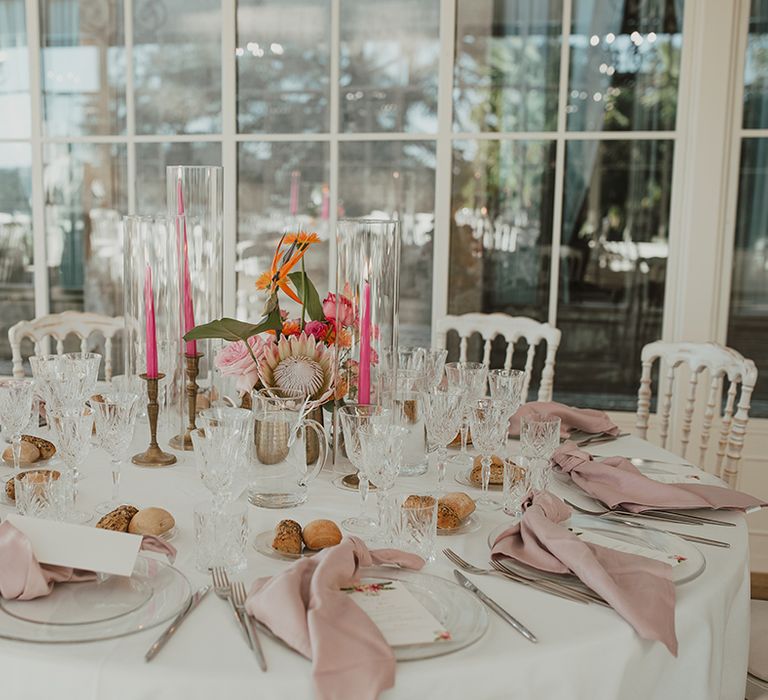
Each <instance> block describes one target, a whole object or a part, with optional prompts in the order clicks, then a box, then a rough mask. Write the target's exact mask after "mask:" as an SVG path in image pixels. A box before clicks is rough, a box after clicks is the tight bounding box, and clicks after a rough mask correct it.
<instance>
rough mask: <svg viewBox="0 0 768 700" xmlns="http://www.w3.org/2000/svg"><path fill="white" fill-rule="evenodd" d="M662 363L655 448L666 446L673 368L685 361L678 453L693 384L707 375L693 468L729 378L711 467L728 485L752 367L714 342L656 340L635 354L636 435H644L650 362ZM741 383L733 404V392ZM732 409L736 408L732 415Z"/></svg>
mask: <svg viewBox="0 0 768 700" xmlns="http://www.w3.org/2000/svg"><path fill="white" fill-rule="evenodd" d="M659 359H660V360H661V361H662V369H663V371H664V376H663V377H662V376H661V375H660V376H659V384H660V386H659V390H658V409H657V413H658V414H659V415H660V416H661V422H660V426H659V434H660V438H661V446H662V447H666V446H667V439H668V437H669V424H670V413H671V409H672V397H673V394H674V384H675V369H676V368H677V367H679V366H680V365H687V366H688V368H689V369H690V379H689V380H688V389H687V393H686V396H685V413H684V415H683V422H682V425H681V438H680V442H681V455H682V456H683V457H685V456H686V452H687V450H688V444H689V442H690V439H691V425H692V422H693V415H694V408H695V403H696V388H697V385H698V381H699V376H700V375H701V373H702V372H704V371H705V370H707V371H708V373H709V391H708V392H707V404H706V408H705V410H704V414H703V420H702V427H701V436H700V438H699V466H703V464H704V460H705V458H706V454H707V450H708V448H709V438H710V433H711V432H712V425H713V422H714V417H715V413H718V415H719V414H720V403H721V401H722V391H723V379H724V378H727V379H728V382H729V387H728V393H727V395H726V401H725V407H724V409H723V411H722V415H721V418H720V430H719V436H718V441H717V456H716V461H715V465H714V471H715V474H716V475H717V476H721V477H722V478H723V479H725V481H726V482H727V483H728V484H729V485H731V486H734V485H735V484H736V478H737V476H738V472H739V462H740V460H741V450H742V447H743V446H744V436H745V434H746V431H747V421H748V419H749V402H750V398H751V396H752V390H753V389H754V387H755V383H756V382H757V368H756V367H755V363H754V362H752V360H748V359H746V358H744V357H743V356H742V355H740V354H739V353H738V352H736V351H735V350H732V349H731V348H727V347H725V346H723V345H718V344H716V343H665V342H662V341H656V342H654V343H649V344H648V345H646V346H645V347H644V348H643V351H642V354H641V362H642V376H641V378H640V388H639V390H638V392H637V420H636V424H635V427H636V431H637V434H638V435H639V436H640V437H641V438H645V437H646V435H647V433H648V422H649V410H650V404H651V395H652V392H651V370H652V367H653V363H654V362H655V361H656V360H659ZM739 386H741V392H740V394H739V400H738V404H737V403H736V393H737V391H738V387H739ZM734 407H735V409H736V412H735V414H734Z"/></svg>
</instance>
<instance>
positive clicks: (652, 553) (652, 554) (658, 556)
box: [570, 528, 685, 566]
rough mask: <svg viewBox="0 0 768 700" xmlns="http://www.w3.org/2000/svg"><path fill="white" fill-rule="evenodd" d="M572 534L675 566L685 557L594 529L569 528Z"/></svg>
mask: <svg viewBox="0 0 768 700" xmlns="http://www.w3.org/2000/svg"><path fill="white" fill-rule="evenodd" d="M570 530H571V532H573V534H574V535H578V536H579V538H580V539H582V540H584V541H585V542H590V543H591V544H597V545H600V546H601V547H606V548H607V549H614V550H616V551H617V552H624V553H626V554H636V555H637V556H639V557H646V558H648V559H655V560H656V561H662V562H664V563H665V564H669V565H670V566H677V565H678V564H681V563H682V562H684V561H685V557H683V556H680V555H678V554H670V553H669V552H662V551H661V550H658V549H653V548H652V547H643V546H642V545H639V544H632V543H630V542H623V541H621V540H618V539H616V538H614V537H606V536H605V535H602V534H600V533H599V532H596V531H594V530H581V529H579V528H570Z"/></svg>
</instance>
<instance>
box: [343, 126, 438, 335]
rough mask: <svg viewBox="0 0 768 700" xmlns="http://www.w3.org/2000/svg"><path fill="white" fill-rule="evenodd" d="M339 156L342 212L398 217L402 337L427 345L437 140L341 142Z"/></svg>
mask: <svg viewBox="0 0 768 700" xmlns="http://www.w3.org/2000/svg"><path fill="white" fill-rule="evenodd" d="M339 160H340V165H339V198H340V201H339V213H340V214H341V215H343V216H354V217H360V216H368V217H371V218H383V217H388V218H398V219H399V220H400V226H401V236H402V239H401V240H402V247H401V251H400V342H401V343H402V344H403V345H413V344H417V345H418V344H422V345H423V344H427V345H429V342H430V339H431V338H430V325H431V307H432V245H433V241H434V235H435V143H434V141H360V142H351V143H342V144H340V145H339Z"/></svg>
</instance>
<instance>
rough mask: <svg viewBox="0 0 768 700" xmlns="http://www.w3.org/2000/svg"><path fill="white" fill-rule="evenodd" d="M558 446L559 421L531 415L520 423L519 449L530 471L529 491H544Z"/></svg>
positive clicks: (556, 418) (547, 484) (550, 417)
mask: <svg viewBox="0 0 768 700" xmlns="http://www.w3.org/2000/svg"><path fill="white" fill-rule="evenodd" d="M559 444H560V419H559V418H558V417H556V416H542V415H538V414H533V415H530V416H525V417H524V418H522V420H521V421H520V449H521V452H522V456H523V460H524V462H525V466H526V467H527V468H528V469H529V470H530V479H531V489H532V490H533V491H534V492H537V491H545V490H546V489H547V487H548V486H549V476H550V473H551V471H552V466H551V461H552V454H553V453H554V451H555V450H556V449H557V447H558V445H559Z"/></svg>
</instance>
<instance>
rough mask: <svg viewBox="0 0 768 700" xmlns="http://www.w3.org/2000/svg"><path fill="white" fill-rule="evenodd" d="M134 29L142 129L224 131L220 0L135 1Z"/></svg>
mask: <svg viewBox="0 0 768 700" xmlns="http://www.w3.org/2000/svg"><path fill="white" fill-rule="evenodd" d="M232 1H233V0H228V2H232ZM133 31H134V39H133V43H134V46H133V71H134V73H133V74H134V84H135V88H136V131H137V133H139V134H195V133H204V134H211V133H218V132H220V131H221V31H222V29H221V0H163V2H154V1H153V2H134V5H133Z"/></svg>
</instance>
